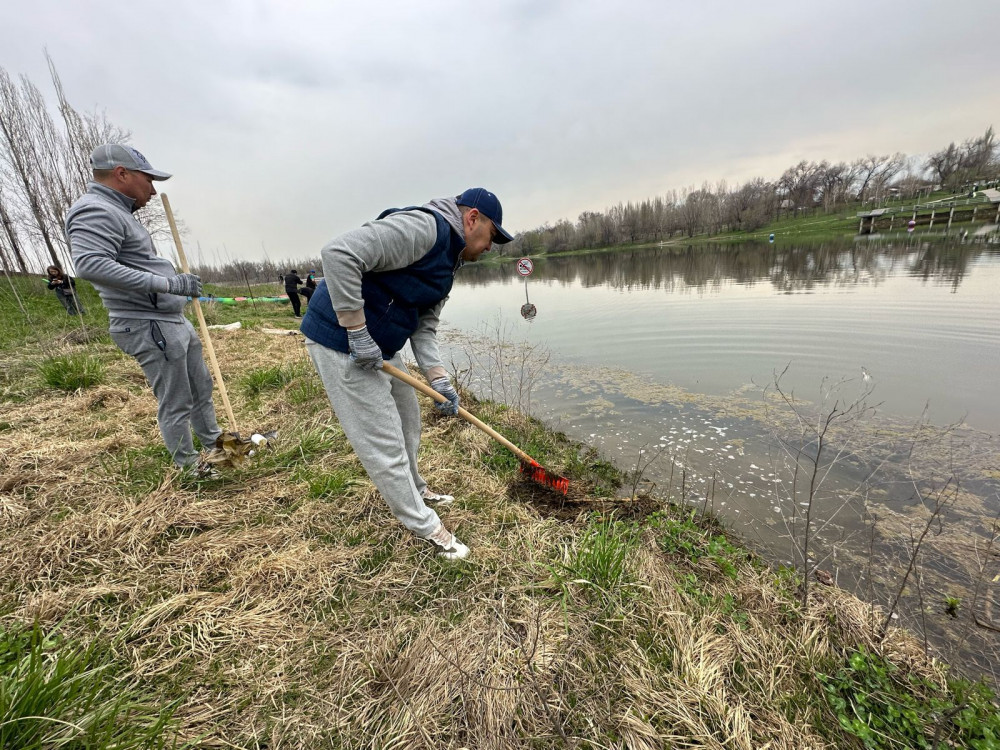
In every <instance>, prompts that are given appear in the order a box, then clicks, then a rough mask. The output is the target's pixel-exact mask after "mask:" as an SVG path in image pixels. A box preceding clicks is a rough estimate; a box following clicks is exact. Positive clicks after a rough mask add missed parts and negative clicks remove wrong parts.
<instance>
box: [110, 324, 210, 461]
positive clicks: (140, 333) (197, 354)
mask: <svg viewBox="0 0 1000 750" xmlns="http://www.w3.org/2000/svg"><path fill="white" fill-rule="evenodd" d="M111 338H112V340H113V341H114V342H115V343H116V344H117V345H118V348H119V349H121V350H122V351H123V352H125V353H126V354H129V355H131V356H133V357H135V359H136V361H137V362H138V363H139V366H140V367H142V371H143V372H144V373H146V379H147V380H148V381H149V384H150V385H151V386H153V394H154V395H155V396H156V401H157V403H158V404H159V408H158V409H157V412H156V421H157V423H158V424H159V425H160V434H161V435H162V436H163V442H164V443H166V446H167V450H169V451H170V455H171V456H173V459H174V463H176V464H177V465H178V466H187V465H189V464H193V463H197V461H198V452H197V451H196V450H195V449H194V442H193V441H192V440H191V430H192V428H193V429H194V432H195V434H196V435H197V436H198V439H199V440H200V441H201V444H202V445H203V446H204V447H205V448H211V447H213V446H214V445H215V439H216V438H217V437H219V435H221V434H222V430H220V429H219V424H218V422H216V420H215V406H214V405H213V404H212V376H211V375H210V374H209V372H208V367H207V366H206V365H205V359H204V358H203V357H202V353H201V340H200V339H199V338H198V334H197V333H196V332H195V330H194V326H192V325H191V323H189V322H188V321H187V320H185V321H184V322H183V323H168V322H167V321H164V320H121V319H119V318H116V319H115V320H114V321H113V323H112V325H111ZM158 342H159V343H158Z"/></svg>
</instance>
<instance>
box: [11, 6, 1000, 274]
mask: <svg viewBox="0 0 1000 750" xmlns="http://www.w3.org/2000/svg"><path fill="white" fill-rule="evenodd" d="M954 13H955V15H956V19H955V20H956V23H959V25H960V27H961V28H960V29H959V28H958V26H955V25H953V24H950V23H948V22H947V17H946V16H943V15H942V12H941V6H940V5H939V4H932V3H930V2H923V1H920V2H897V1H896V0H885V1H883V2H870V1H869V2H860V1H858V0H851V1H848V2H838V3H825V4H817V3H801V2H792V1H791V0H773V1H771V2H764V3H757V4H747V3H743V2H728V1H727V2H723V1H721V0H715V1H712V0H710V1H708V2H703V3H699V4H695V3H680V2H662V0H661V1H660V2H624V3H609V2H606V0H577V1H576V2H546V3H539V2H527V1H524V0H510V1H508V2H499V3H493V4H486V5H482V6H480V7H476V8H471V7H470V6H468V5H467V4H464V3H460V2H451V1H447V2H431V3H427V4H420V5H419V6H418V4H414V3H403V2H398V1H392V0H390V1H387V2H383V3H378V4H372V5H371V6H369V7H361V5H360V4H354V3H346V2H336V3H329V2H318V1H316V2H304V1H303V2H288V3H277V2H264V1H263V0H258V2H255V3H246V2H235V1H233V2H211V3H205V2H193V1H192V0H180V1H179V2H174V3H171V4H156V5H150V4H146V5H134V6H130V7H128V8H127V9H123V7H122V6H121V5H120V4H118V3H112V2H109V1H108V0H98V1H97V2H91V3H86V4H84V3H58V2H55V1H54V0H40V2H34V3H31V4H21V5H20V6H19V7H14V8H11V9H7V10H5V13H4V23H3V25H2V26H0V50H2V51H0V65H3V66H4V67H5V68H6V69H7V70H8V71H9V72H11V73H26V74H28V75H29V76H30V77H31V78H32V80H34V81H35V82H36V83H38V84H39V85H41V86H43V88H47V71H46V69H45V61H44V57H43V54H42V50H43V47H47V48H48V50H49V52H50V54H51V55H52V57H53V58H54V60H55V62H56V65H57V67H58V69H59V72H60V74H61V76H62V78H63V83H64V85H65V88H66V91H67V93H68V95H69V97H70V99H71V101H72V102H73V103H74V104H75V105H76V106H77V107H79V108H81V109H88V110H89V109H92V108H95V107H99V108H102V109H105V110H106V111H107V114H108V116H109V118H110V119H112V120H113V121H114V122H115V123H117V124H118V125H120V126H122V127H126V128H129V129H130V130H131V131H132V132H133V139H134V142H135V144H136V145H137V146H139V147H140V148H141V149H142V150H143V151H144V152H145V153H146V154H147V155H148V156H149V157H150V159H151V160H152V161H153V163H154V164H158V163H159V164H162V165H163V168H165V169H170V170H171V171H173V172H174V173H175V175H176V177H175V178H174V179H173V180H171V182H169V183H167V186H166V188H167V192H168V193H169V194H170V197H171V201H172V203H173V206H174V208H175V210H177V211H178V212H179V213H180V214H182V215H183V216H184V218H185V220H186V223H187V226H188V228H189V230H190V232H191V241H192V243H194V242H201V244H202V246H203V247H204V248H214V247H221V246H222V245H223V243H225V245H226V247H227V249H228V251H229V253H230V254H237V253H239V254H246V255H249V256H251V257H257V256H259V255H260V245H261V242H262V241H263V242H264V243H265V245H266V246H267V248H268V252H269V254H270V255H271V256H272V257H274V256H277V255H286V256H290V257H301V256H304V255H312V254H315V253H316V251H317V250H318V248H319V247H320V246H321V245H322V244H323V242H324V241H325V240H326V239H327V238H329V237H330V236H332V235H333V234H335V233H337V232H340V231H344V230H346V229H349V228H351V227H353V226H356V225H357V224H359V223H360V222H362V221H364V220H366V219H367V218H370V217H371V216H373V215H374V214H376V213H377V212H378V211H379V210H381V209H382V208H384V207H387V206H391V205H408V204H412V203H415V202H420V201H423V200H426V199H428V198H430V197H433V196H438V195H445V194H453V193H456V192H458V191H460V190H461V189H463V188H465V187H468V186H470V185H477V184H481V185H487V186H489V187H490V188H491V189H493V190H495V191H496V192H497V193H498V194H499V195H500V196H501V198H502V199H503V202H504V206H505V215H506V218H507V220H506V221H505V224H508V225H509V226H510V228H512V229H514V230H521V229H529V228H532V227H534V226H537V225H539V224H542V223H544V222H546V221H556V220H559V219H561V218H568V219H571V220H573V219H575V218H576V216H577V215H578V214H579V213H580V212H581V211H583V210H603V209H604V208H606V207H607V206H608V205H610V204H611V203H614V202H617V201H619V200H640V199H642V198H645V197H649V196H652V195H655V194H658V193H662V192H664V191H666V190H668V189H670V188H682V187H685V186H688V185H691V184H700V183H701V182H702V181H703V180H710V181H713V182H714V181H717V180H720V179H726V180H728V181H729V182H731V183H732V182H738V181H741V180H745V179H748V178H750V177H753V176H756V175H761V176H765V177H774V176H776V175H777V174H778V173H780V172H781V171H782V170H783V169H784V168H785V167H786V166H788V165H790V164H791V163H793V162H795V161H798V160H799V159H817V160H818V159H824V158H826V159H831V160H839V159H852V158H855V157H857V156H861V155H863V154H865V153H868V152H880V153H884V152H887V151H897V150H902V151H906V152H908V153H925V152H927V151H930V150H933V149H936V148H939V147H941V146H943V145H946V144H947V143H948V142H949V141H951V140H961V139H963V138H966V137H971V136H973V135H976V134H978V133H981V132H982V131H983V130H984V129H985V128H986V127H987V126H988V125H990V124H991V123H996V124H998V125H1000V100H998V99H997V97H996V95H995V94H994V93H993V92H994V91H995V88H996V83H995V75H991V65H990V63H989V61H988V55H989V53H990V50H992V49H993V48H994V46H995V40H994V38H993V37H994V35H995V31H994V30H995V29H996V27H997V22H998V21H1000V5H998V4H997V3H996V2H994V1H993V0H968V1H967V2H964V3H962V4H960V5H959V6H956V8H955V9H954Z"/></svg>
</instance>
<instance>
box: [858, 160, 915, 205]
mask: <svg viewBox="0 0 1000 750" xmlns="http://www.w3.org/2000/svg"><path fill="white" fill-rule="evenodd" d="M905 165H906V156H905V155H904V154H902V153H895V154H893V155H892V156H889V155H888V154H882V155H881V156H876V155H874V154H868V156H865V157H862V158H861V159H856V160H855V161H854V162H853V165H852V166H854V167H855V169H857V171H858V180H859V182H860V185H859V186H858V200H859V201H861V202H862V203H864V202H865V198H866V197H867V196H868V195H869V193H870V192H871V193H874V194H875V195H876V196H878V195H879V194H880V193H881V191H882V189H883V188H885V186H886V185H888V183H889V182H890V181H891V180H892V178H893V177H895V176H896V175H897V174H899V173H900V171H902V169H903V167H904V166H905Z"/></svg>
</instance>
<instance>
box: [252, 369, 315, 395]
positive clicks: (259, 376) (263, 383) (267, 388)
mask: <svg viewBox="0 0 1000 750" xmlns="http://www.w3.org/2000/svg"><path fill="white" fill-rule="evenodd" d="M301 370H302V368H301V367H299V366H296V365H276V366H274V367H263V368H261V369H259V370H251V371H250V372H248V373H247V374H246V375H244V376H243V377H242V378H241V379H240V387H241V388H242V390H243V393H244V395H246V397H247V398H258V397H259V396H261V395H262V394H264V393H268V392H272V391H279V390H281V389H282V388H284V387H285V386H286V385H288V384H289V383H291V382H292V381H293V380H295V378H296V377H297V376H298V375H299V374H300V372H301Z"/></svg>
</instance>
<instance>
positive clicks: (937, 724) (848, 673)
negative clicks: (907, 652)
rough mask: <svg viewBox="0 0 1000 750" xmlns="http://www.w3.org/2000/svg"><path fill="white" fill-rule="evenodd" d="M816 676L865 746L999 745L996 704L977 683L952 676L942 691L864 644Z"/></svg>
mask: <svg viewBox="0 0 1000 750" xmlns="http://www.w3.org/2000/svg"><path fill="white" fill-rule="evenodd" d="M820 681H821V682H822V684H823V686H824V689H825V690H826V696H827V701H828V702H829V705H830V707H831V708H832V709H833V711H834V713H835V714H836V716H837V720H838V722H839V723H840V727H841V729H843V730H844V731H845V732H847V733H848V734H850V735H853V736H854V737H856V738H857V739H858V740H860V741H861V742H862V743H863V746H864V747H865V748H866V749H867V748H872V749H876V748H877V749H879V750H881V749H882V748H885V750H890V748H900V747H906V748H927V749H928V750H930V749H931V748H934V747H967V748H974V749H975V750H1000V709H998V707H997V705H996V696H995V695H994V693H993V692H992V691H991V690H990V689H989V688H987V687H986V686H985V685H982V684H981V683H980V684H973V683H968V682H965V681H961V680H955V681H951V682H949V685H948V691H947V693H946V694H942V693H941V692H940V691H939V690H938V689H937V688H936V687H934V686H933V685H930V684H928V683H926V682H925V681H922V680H918V679H916V678H914V677H912V676H908V675H904V674H903V673H902V670H901V669H900V668H899V667H896V666H895V665H893V664H891V663H889V662H887V661H885V660H884V659H883V658H882V657H880V656H879V655H878V654H875V653H872V652H870V651H868V650H867V649H866V648H864V647H861V648H860V649H859V650H857V651H854V652H853V653H851V654H850V655H849V656H848V658H847V662H846V664H844V665H843V666H842V667H841V668H840V669H839V670H838V671H837V672H836V673H835V674H833V675H820ZM935 736H936V737H937V740H938V741H939V742H941V741H943V744H939V743H938V742H934V738H935Z"/></svg>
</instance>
